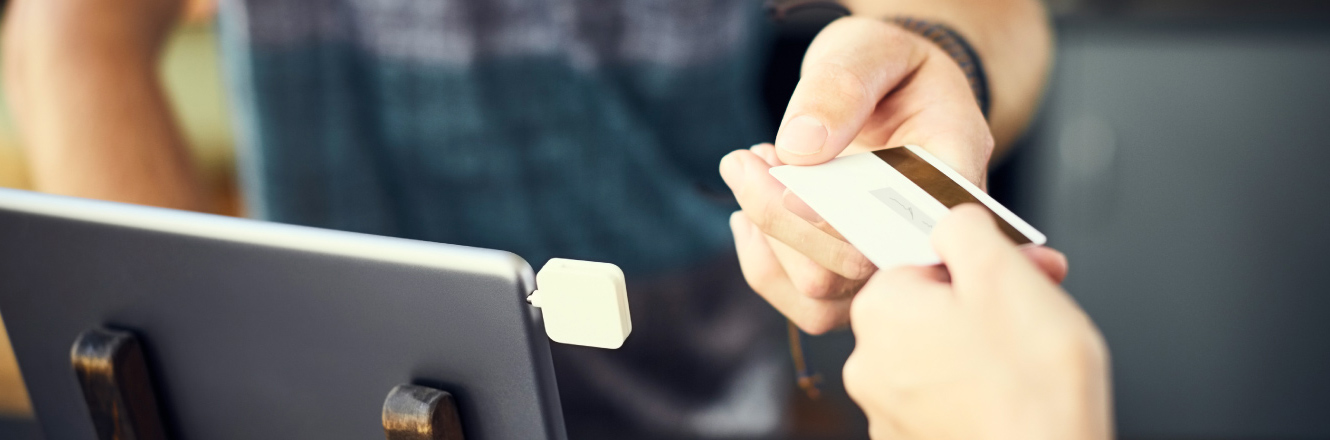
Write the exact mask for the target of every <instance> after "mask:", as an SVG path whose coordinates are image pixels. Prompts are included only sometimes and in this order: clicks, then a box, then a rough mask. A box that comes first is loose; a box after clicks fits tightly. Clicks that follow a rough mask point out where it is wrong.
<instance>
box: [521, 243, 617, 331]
mask: <svg viewBox="0 0 1330 440" xmlns="http://www.w3.org/2000/svg"><path fill="white" fill-rule="evenodd" d="M527 302H529V303H531V305H532V306H535V307H539V308H540V310H541V315H543V317H544V321H545V333H546V334H547V335H549V337H550V339H551V340H553V341H554V342H559V343H563V344H571V345H584V346H587V347H597V348H619V347H620V346H622V345H623V341H624V340H625V339H627V338H628V334H629V333H632V332H633V322H632V320H631V318H630V317H629V315H628V290H627V288H626V287H625V284H624V276H623V271H622V270H620V269H619V266H615V265H613V264H610V263H597V262H593V261H580V260H569V259H564V258H553V259H550V261H549V262H547V263H545V267H542V268H540V272H538V273H536V291H535V292H531V296H528V297H527Z"/></svg>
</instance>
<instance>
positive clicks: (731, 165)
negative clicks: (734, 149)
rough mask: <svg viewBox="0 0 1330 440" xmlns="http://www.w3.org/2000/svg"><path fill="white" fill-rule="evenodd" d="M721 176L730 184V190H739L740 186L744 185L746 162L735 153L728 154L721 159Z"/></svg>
mask: <svg viewBox="0 0 1330 440" xmlns="http://www.w3.org/2000/svg"><path fill="white" fill-rule="evenodd" d="M720 178H721V179H723V180H725V184H726V185H729V187H730V191H734V192H736V193H737V192H739V188H741V187H742V185H743V178H744V164H743V161H742V160H739V157H738V156H737V155H735V154H734V153H730V154H727V155H725V157H724V158H722V159H721V160H720Z"/></svg>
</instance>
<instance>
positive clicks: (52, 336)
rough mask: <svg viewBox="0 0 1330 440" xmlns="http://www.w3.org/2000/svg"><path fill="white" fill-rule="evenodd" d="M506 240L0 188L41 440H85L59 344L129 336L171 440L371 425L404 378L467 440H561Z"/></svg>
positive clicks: (372, 432)
mask: <svg viewBox="0 0 1330 440" xmlns="http://www.w3.org/2000/svg"><path fill="white" fill-rule="evenodd" d="M533 284H534V280H533V276H532V271H531V268H530V266H529V265H527V263H526V262H525V261H523V260H522V259H521V258H520V257H517V256H516V255H513V254H511V253H508V252H502V251H495V250H487V249H477V248H469V247H462V246H452V245H446V244H438V243H431V242H423V241H414V240H405V239H397V238H388V237H381V236H373V235H365V234H356V233H349V232H339V231H330V230H323V229H316V228H309V227H301V226H292V225H283V224H275V223H267V222H260V221H253V220H245V219H237V218H229V217H222V216H215V215H207V214H198V213H190V212H183V211H175V210H167V209H158V208H149V207H141V206H133V205H125V204H117V203H109V202H101V201H93V200H84V199H75V198H67V197H57V196H50V195H41V194H36V193H31V192H25V191H17V190H0V314H3V316H4V323H5V325H6V327H7V329H8V331H9V336H10V338H11V339H12V342H13V346H14V351H15V354H16V355H17V358H18V362H19V366H20V369H21V370H22V373H23V377H24V380H25V382H26V383H27V386H28V391H29V393H30V394H31V396H32V403H33V409H34V411H35V413H36V417H37V419H38V421H39V422H40V423H41V426H42V430H43V431H44V434H45V436H46V438H48V439H51V440H59V439H89V438H95V434H94V427H93V424H92V422H91V420H90V412H89V410H88V408H87V405H86V404H85V400H84V397H83V395H82V391H81V388H80V382H79V381H78V379H77V378H76V376H75V372H74V370H73V367H72V366H71V362H70V360H71V352H70V349H71V346H72V344H73V343H74V341H75V339H76V338H77V337H78V336H79V335H80V334H81V333H83V332H84V331H86V330H89V329H95V328H111V329H116V330H126V331H129V332H132V333H133V334H134V335H136V336H137V338H138V339H139V341H140V345H141V346H142V347H143V351H144V353H145V358H146V360H147V366H148V371H149V374H150V376H151V381H152V386H153V389H154V392H155V395H156V397H157V402H158V404H159V407H160V408H161V412H162V420H163V424H164V425H165V427H166V430H167V434H168V436H169V437H172V438H189V439H228V440H230V439H246V438H320V439H373V438H380V439H381V438H384V430H383V425H382V422H381V414H382V408H383V405H384V400H385V397H386V396H387V395H388V393H389V391H390V390H392V389H393V388H394V387H395V386H397V385H400V384H417V385H424V386H429V387H433V388H437V389H440V390H444V391H447V392H449V393H451V394H452V395H453V396H454V399H455V401H456V405H457V410H458V415H459V416H460V418H461V422H462V428H463V430H464V433H465V435H466V438H467V439H563V438H564V437H565V433H564V428H563V417H562V414H561V410H560V406H559V398H558V390H557V387H556V384H555V377H554V371H553V365H552V363H551V360H550V349H549V342H548V341H547V339H546V338H545V335H544V333H543V330H542V323H541V322H540V314H539V312H538V311H536V309H534V308H532V307H531V306H529V305H528V304H527V303H526V301H525V300H524V298H525V297H526V295H527V294H529V293H530V292H531V291H532V287H533Z"/></svg>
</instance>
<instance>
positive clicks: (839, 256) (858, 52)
mask: <svg viewBox="0 0 1330 440" xmlns="http://www.w3.org/2000/svg"><path fill="white" fill-rule="evenodd" d="M906 144H913V145H919V146H921V147H923V148H925V149H927V150H929V152H930V153H933V155H935V156H937V157H938V158H940V159H942V160H943V161H944V162H946V163H947V164H948V165H950V166H951V167H952V168H955V169H956V170H957V171H958V172H960V173H961V174H962V175H964V176H965V177H966V178H967V179H970V180H971V181H973V182H975V183H976V184H979V185H980V186H981V187H982V185H983V183H984V178H985V173H986V169H987V166H988V159H989V156H990V154H992V151H993V136H992V134H991V132H990V131H989V127H988V124H987V122H986V121H985V120H984V116H983V113H982V111H981V110H980V109H979V106H978V104H976V101H975V98H974V95H973V92H972V91H971V89H970V86H969V83H968V82H967V80H966V78H965V74H964V73H963V72H962V71H961V69H960V67H959V66H957V65H956V63H955V62H954V61H953V60H952V59H951V58H950V57H949V56H947V54H946V53H944V52H943V51H942V50H941V49H940V48H938V47H937V46H936V45H934V44H933V43H931V42H929V41H927V40H925V39H923V38H922V37H919V36H917V35H914V34H912V33H910V32H908V31H906V30H904V29H901V28H900V27H898V26H896V25H894V24H891V23H888V22H885V21H882V20H876V19H868V18H860V17H847V18H842V19H840V20H836V21H835V22H833V23H831V24H830V25H828V26H827V27H826V28H825V29H823V30H822V32H821V33H820V34H818V36H817V38H816V39H814V41H813V43H812V45H811V46H810V47H809V48H808V52H807V54H806V55H805V57H804V63H803V69H802V76H801V79H800V80H799V84H798V86H797V87H796V88H795V91H794V95H793V96H792V97H791V98H790V103H789V107H788V108H787V109H786V111H785V117H784V120H783V122H782V123H781V127H780V131H779V132H778V133H777V135H776V143H775V145H774V147H773V146H772V145H767V144H764V145H759V146H756V147H753V148H752V149H751V150H739V151H735V152H733V153H730V154H729V155H727V156H726V157H725V158H724V159H722V160H721V164H720V172H721V176H722V177H723V178H724V179H725V182H726V183H727V184H728V185H729V186H730V189H731V190H732V191H733V192H734V195H735V197H736V198H737V199H738V201H739V205H740V206H741V207H742V208H743V211H742V212H743V214H742V215H736V216H734V217H732V218H731V227H732V228H733V229H734V235H735V241H736V245H737V248H738V253H739V260H740V263H741V265H742V267H743V270H744V277H745V278H747V280H748V282H749V284H750V285H751V286H752V287H753V289H754V290H756V291H757V293H759V294H761V295H762V296H763V297H764V298H766V299H767V301H769V302H770V303H772V304H773V305H774V306H775V307H776V308H777V309H779V310H780V311H781V312H782V313H784V314H785V315H786V316H787V317H789V318H790V319H791V320H792V321H793V322H794V323H795V324H797V325H798V326H799V327H800V328H802V329H803V330H804V331H806V332H808V333H812V334H820V333H823V332H826V331H828V330H831V329H833V328H836V327H841V326H844V325H845V324H846V322H847V321H848V317H849V304H850V299H851V298H852V297H853V294H854V293H855V292H856V291H858V289H859V288H860V287H861V286H863V284H864V282H865V281H867V279H868V277H869V276H871V275H872V274H873V273H874V272H875V271H876V270H877V268H876V267H874V266H873V264H872V263H870V262H869V261H868V259H867V258H865V257H864V256H863V254H861V253H859V251H858V250H856V249H855V248H854V247H853V246H851V245H850V244H849V243H846V242H845V241H844V239H843V238H841V237H840V235H839V234H837V233H836V232H835V230H834V229H833V228H831V227H830V226H829V225H827V224H826V222H825V221H822V219H821V218H820V217H818V216H817V214H815V213H813V211H812V210H811V209H809V208H808V206H807V205H806V204H805V203H804V202H803V201H801V200H799V199H798V198H797V197H795V196H794V195H793V194H788V193H787V191H786V190H785V187H784V186H783V185H781V184H780V183H779V182H777V181H776V180H775V179H774V178H772V177H771V175H770V174H767V169H769V168H771V167H773V166H779V165H782V164H794V165H813V164H818V163H823V162H826V161H828V160H831V159H832V158H835V157H836V156H837V155H840V154H842V153H851V152H862V151H870V150H877V149H882V148H887V147H896V146H901V145H906Z"/></svg>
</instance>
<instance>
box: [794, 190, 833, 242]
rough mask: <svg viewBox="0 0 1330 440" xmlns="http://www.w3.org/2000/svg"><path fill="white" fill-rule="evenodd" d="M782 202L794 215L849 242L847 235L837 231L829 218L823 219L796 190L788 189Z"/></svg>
mask: <svg viewBox="0 0 1330 440" xmlns="http://www.w3.org/2000/svg"><path fill="white" fill-rule="evenodd" d="M781 204H782V205H784V206H785V209H786V210H788V211H790V212H791V213H793V214H794V215H797V216H799V218H801V219H804V221H806V222H808V224H810V225H813V226H814V227H816V228H817V229H819V230H821V231H822V232H826V233H827V235H830V236H832V237H835V238H836V239H837V240H840V241H844V242H849V240H846V239H845V236H843V235H840V231H837V230H836V228H833V227H831V223H827V220H826V219H823V218H822V215H821V214H818V213H817V211H814V210H813V207H811V206H808V203H805V202H804V199H801V198H799V196H797V195H795V194H794V191H790V190H788V189H786V190H785V194H784V195H783V197H782V200H781Z"/></svg>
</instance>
